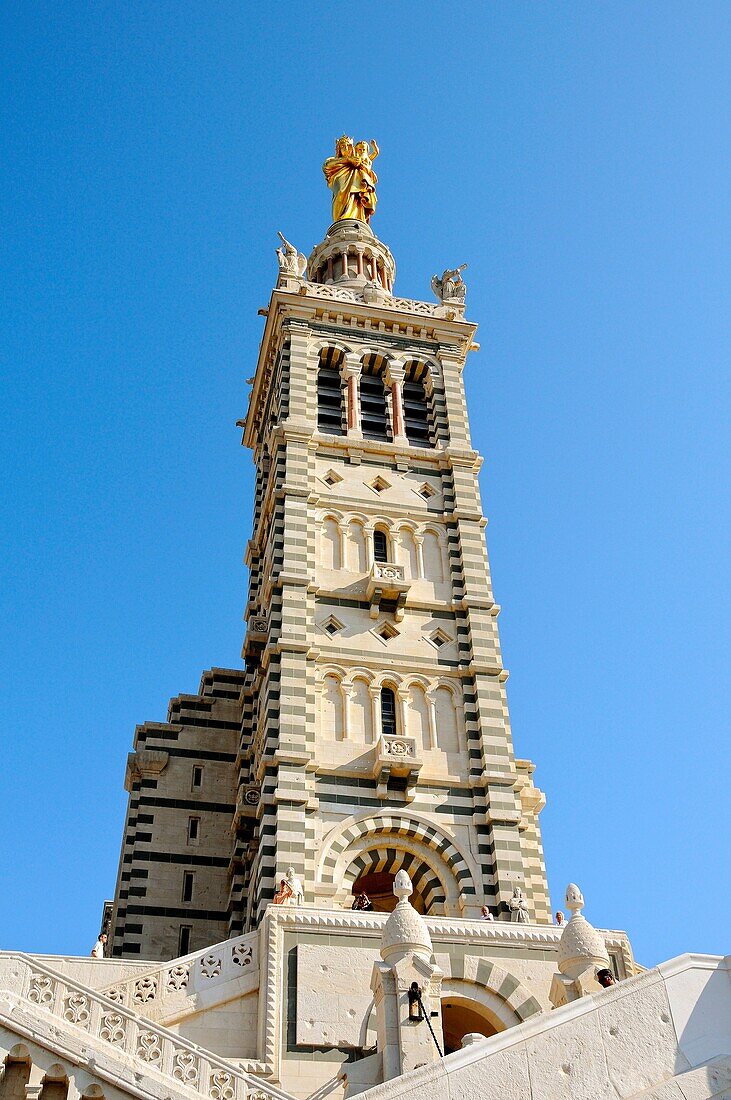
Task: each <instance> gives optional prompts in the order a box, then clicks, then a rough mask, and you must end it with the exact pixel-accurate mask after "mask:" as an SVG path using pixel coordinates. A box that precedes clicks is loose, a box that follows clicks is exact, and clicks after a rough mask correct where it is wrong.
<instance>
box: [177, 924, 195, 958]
mask: <svg viewBox="0 0 731 1100" xmlns="http://www.w3.org/2000/svg"><path fill="white" fill-rule="evenodd" d="M192 931H193V928H192V926H191V925H190V924H181V925H180V931H179V933H178V955H187V954H188V953H189V952H190V934H191V932H192Z"/></svg>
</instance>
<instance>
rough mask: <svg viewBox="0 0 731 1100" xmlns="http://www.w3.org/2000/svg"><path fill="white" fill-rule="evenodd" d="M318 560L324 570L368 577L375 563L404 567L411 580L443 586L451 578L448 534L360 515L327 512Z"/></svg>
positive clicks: (425, 526)
mask: <svg viewBox="0 0 731 1100" xmlns="http://www.w3.org/2000/svg"><path fill="white" fill-rule="evenodd" d="M317 560H318V562H319V564H320V565H321V566H322V568H323V569H333V570H338V569H347V570H348V571H349V572H352V573H367V572H369V571H370V570H371V569H372V568H373V565H374V563H375V562H393V563H396V564H398V565H403V567H404V569H405V570H406V575H407V577H408V578H409V579H410V580H413V581H416V580H428V581H430V582H431V583H432V584H442V583H443V582H444V581H445V580H446V579H447V577H448V576H449V571H448V552H447V539H446V533H445V531H444V529H443V528H439V527H438V526H436V525H432V524H428V523H427V524H417V523H410V522H409V521H400V522H399V523H392V522H391V521H390V520H388V519H386V518H385V517H383V518H380V517H377V518H372V519H369V518H368V517H367V516H364V515H360V514H358V513H351V514H346V515H343V514H342V513H341V512H338V511H336V510H333V509H331V510H328V511H327V512H323V513H322V514H321V516H320V518H319V523H318V546H317Z"/></svg>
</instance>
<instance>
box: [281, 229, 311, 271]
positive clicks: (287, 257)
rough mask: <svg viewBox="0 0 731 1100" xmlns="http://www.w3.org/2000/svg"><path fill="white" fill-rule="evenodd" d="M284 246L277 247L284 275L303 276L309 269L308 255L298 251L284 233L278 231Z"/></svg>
mask: <svg viewBox="0 0 731 1100" xmlns="http://www.w3.org/2000/svg"><path fill="white" fill-rule="evenodd" d="M277 236H278V237H279V239H280V241H281V242H282V247H281V248H278V249H277V259H278V260H279V270H280V272H281V273H282V275H296V276H298V277H299V278H301V277H302V276H303V275H304V274H305V272H306V271H307V257H306V256H304V255H303V254H302V253H301V252H298V251H297V249H296V248H295V247H294V245H293V244H290V243H289V241H288V240H287V238H286V237H285V236H284V235H283V234H282V233H277Z"/></svg>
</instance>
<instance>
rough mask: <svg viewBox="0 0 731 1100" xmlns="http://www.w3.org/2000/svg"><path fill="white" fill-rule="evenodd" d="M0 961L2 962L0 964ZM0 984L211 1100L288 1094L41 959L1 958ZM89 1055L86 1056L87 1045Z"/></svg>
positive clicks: (276, 1098) (270, 1099) (282, 1098)
mask: <svg viewBox="0 0 731 1100" xmlns="http://www.w3.org/2000/svg"><path fill="white" fill-rule="evenodd" d="M2 964H4V965H2ZM0 989H2V991H3V992H4V993H5V994H6V996H5V997H4V998H3V1000H7V999H8V998H7V994H10V995H11V996H12V995H13V994H14V995H15V996H17V997H18V998H20V999H21V1000H22V1001H24V1002H26V1003H27V1004H29V1005H32V1006H35V1008H36V1009H37V1010H38V1011H39V1012H48V1013H49V1014H50V1015H51V1016H52V1017H54V1018H56V1019H58V1020H61V1021H64V1022H65V1023H66V1024H69V1025H71V1026H73V1027H74V1028H77V1029H78V1030H79V1031H81V1032H84V1033H85V1035H86V1037H87V1043H88V1040H95V1041H97V1042H98V1043H100V1044H102V1046H103V1047H105V1048H107V1050H108V1051H109V1052H110V1053H112V1052H115V1051H116V1052H117V1053H119V1054H120V1055H126V1056H127V1057H128V1058H129V1057H132V1058H134V1059H137V1060H138V1061H139V1062H140V1063H142V1065H141V1066H140V1068H141V1069H142V1068H144V1070H145V1072H148V1071H152V1070H154V1071H156V1072H157V1073H160V1074H162V1075H163V1076H165V1077H167V1078H168V1079H170V1080H171V1081H172V1082H174V1083H175V1084H176V1085H178V1086H182V1087H183V1088H185V1089H188V1090H192V1091H193V1092H195V1093H198V1094H199V1095H200V1096H203V1097H210V1100H292V1098H291V1096H290V1095H289V1094H288V1093H286V1092H283V1091H282V1090H281V1089H278V1088H277V1087H276V1086H274V1085H270V1084H269V1083H268V1082H266V1081H263V1080H261V1079H260V1078H258V1077H254V1076H252V1075H251V1074H248V1073H245V1072H243V1071H242V1070H241V1069H240V1068H239V1067H238V1065H236V1064H235V1063H233V1062H230V1061H227V1060H226V1059H224V1058H219V1057H218V1056H217V1055H216V1054H213V1053H212V1051H209V1050H204V1049H203V1048H202V1047H199V1046H197V1045H196V1044H195V1043H191V1042H189V1041H188V1040H187V1039H183V1038H181V1036H179V1035H176V1034H175V1033H174V1032H172V1031H168V1029H167V1028H164V1027H160V1026H159V1025H158V1024H154V1023H152V1022H151V1021H150V1020H148V1019H146V1018H145V1017H142V1016H138V1015H137V1013H136V1012H134V1011H133V1010H131V1009H129V1008H126V1007H125V1006H124V1005H122V1004H120V1003H119V1002H116V1001H113V1000H110V999H109V997H105V996H103V995H102V994H100V993H96V992H94V991H93V990H91V989H89V988H88V987H86V986H83V985H80V984H79V983H77V982H74V981H72V980H71V979H69V978H67V977H65V976H64V975H62V974H58V973H57V972H56V971H54V970H51V968H50V967H47V966H44V965H41V964H40V963H39V962H38V961H37V960H36V959H34V958H33V957H32V956H30V955H24V954H21V953H17V954H15V953H14V954H4V955H3V956H2V957H1V958H0ZM86 1049H87V1058H88V1049H89V1048H88V1045H86Z"/></svg>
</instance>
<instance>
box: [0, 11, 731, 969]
mask: <svg viewBox="0 0 731 1100" xmlns="http://www.w3.org/2000/svg"><path fill="white" fill-rule="evenodd" d="M3 22H4V24H5V26H4V33H3V35H2V41H3V50H4V53H5V57H4V58H3V71H4V94H3V116H4V117H3V138H2V141H3V145H4V150H3V152H4V156H3V160H4V163H5V165H6V172H5V176H6V184H5V187H4V188H3V191H2V195H0V203H1V204H2V214H3V224H4V232H3V245H4V248H3V252H4V263H3V265H2V266H3V271H2V276H1V277H2V280H3V284H4V285H3V287H2V292H3V293H2V300H3V309H2V327H3V333H2V350H1V352H0V354H2V358H3V371H2V398H3V402H2V405H3V412H4V416H3V431H2V433H1V434H0V448H2V458H3V460H4V470H5V475H4V478H3V483H2V531H1V532H0V535H1V537H2V545H3V547H4V551H3V554H2V564H1V566H0V568H1V570H2V572H1V573H0V577H1V584H2V588H1V590H0V611H1V613H2V620H3V624H4V626H3V630H2V637H1V638H0V645H1V646H2V659H3V670H4V674H3V681H4V686H5V691H4V699H3V705H2V708H1V709H0V714H1V719H0V720H1V722H2V731H1V736H2V761H3V768H2V774H1V775H0V783H1V784H2V791H1V792H0V814H1V815H2V822H1V825H0V836H1V837H2V857H1V858H2V862H1V863H0V876H1V878H0V881H2V883H3V887H2V890H0V947H3V948H21V949H25V950H31V951H50V952H62V953H77V952H79V953H85V952H87V951H88V950H89V949H90V947H91V944H92V942H93V940H94V937H95V935H96V932H97V930H98V921H99V915H100V911H101V905H102V902H103V900H104V898H105V897H110V896H111V895H112V893H113V889H114V881H115V876H116V868H117V858H118V852H119V843H120V837H121V830H122V824H123V814H124V807H125V795H124V792H123V789H122V780H123V775H124V764H125V756H126V753H127V751H128V750H129V748H130V747H131V741H132V735H133V730H134V726H135V724H136V723H138V722H142V721H144V720H147V719H150V720H164V718H165V713H166V707H167V701H168V698H169V697H170V696H171V695H175V694H177V693H179V692H191V691H195V690H196V688H197V686H198V682H199V677H200V673H201V671H202V670H203V669H204V668H207V667H209V666H211V665H232V664H233V665H237V664H238V661H239V656H238V655H239V652H240V646H241V637H242V611H243V605H244V593H245V580H246V578H245V570H244V567H243V565H242V554H243V550H244V546H245V541H246V538H247V537H248V532H249V524H250V509H251V492H252V464H251V460H250V457H249V455H248V453H246V452H244V451H242V450H241V448H240V447H239V437H240V433H239V432H238V431H237V429H236V428H235V426H234V425H235V420H236V419H237V417H239V416H241V415H242V414H243V412H244V411H245V394H246V390H247V388H246V386H245V385H244V379H245V378H247V377H248V376H249V375H250V374H251V373H252V367H253V364H254V362H255V357H256V352H257V347H258V342H259V339H260V334H261V325H262V321H261V318H259V317H258V316H257V309H259V308H260V307H263V306H265V305H266V302H267V299H268V295H269V293H270V290H271V287H272V284H273V281H274V278H275V269H276V261H275V256H274V248H275V247H276V245H277V243H278V241H277V239H276V231H277V230H278V229H281V230H282V231H283V232H284V233H285V235H286V236H287V237H288V238H289V239H290V240H292V241H293V242H294V243H295V244H297V245H298V247H300V248H301V249H302V250H303V251H305V252H309V250H310V249H311V247H312V246H313V245H314V244H315V243H317V241H319V240H320V239H321V238H322V236H323V234H324V231H325V229H326V228H327V226H328V223H329V201H328V193H327V191H326V188H325V184H324V181H323V178H322V174H321V169H320V166H321V163H322V161H323V159H324V158H325V157H326V156H327V155H329V154H330V152H331V149H332V145H333V141H334V138H335V137H336V136H337V135H339V134H340V133H341V132H342V131H343V130H347V131H348V132H349V133H354V134H355V136H356V137H368V138H370V137H375V138H377V139H378V142H379V144H380V146H381V149H382V154H381V158H380V159H379V161H378V172H379V176H380V178H381V185H380V188H379V207H378V214H377V217H376V220H375V221H374V223H373V225H374V228H375V230H376V231H377V233H378V234H379V236H380V237H381V238H382V239H383V240H385V241H386V242H387V243H388V244H389V245H390V246H391V248H392V250H393V252H394V254H395V257H396V262H397V265H398V273H397V283H396V287H397V291H398V292H399V293H401V294H404V295H408V296H413V297H416V298H419V297H430V292H429V280H430V277H431V275H432V274H433V273H434V272H435V271H441V270H442V269H443V268H444V267H446V266H454V265H456V264H458V263H464V262H467V263H468V264H469V268H468V270H467V272H466V279H467V282H468V288H469V289H468V315H469V317H470V318H471V319H474V320H476V321H478V322H479V323H480V330H479V334H478V339H479V340H480V342H481V345H482V350H481V351H480V352H479V353H478V354H476V355H473V356H471V358H470V361H469V366H468V368H467V372H466V379H467V387H468V395H469V399H470V402H471V404H470V410H471V418H472V427H473V440H474V443H475V445H476V447H478V448H479V450H480V451H481V452H482V453H483V454H484V455H485V466H484V468H483V475H482V487H483V502H484V509H485V512H486V514H487V515H488V516H489V520H490V524H489V527H488V544H489V550H490V555H491V561H492V568H493V576H494V582H495V589H496V593H497V596H498V599H499V601H500V603H501V604H502V606H503V613H502V616H501V618H500V627H501V633H502V640H503V648H504V655H505V660H506V664H507V667H508V668H509V669H510V670H511V678H510V682H509V685H508V689H509V698H510V704H511V711H512V719H513V730H514V738H515V744H516V751H517V753H518V755H520V756H522V757H530V758H531V759H533V760H535V761H536V763H537V765H538V769H537V772H536V780H537V782H538V784H539V785H540V786H541V787H542V788H543V789H544V790H545V791H546V793H547V795H548V805H547V808H546V810H545V811H544V814H543V818H542V821H543V833H544V842H545V849H546V859H547V864H548V871H549V881H550V885H551V890H552V896H553V901H554V907H555V906H556V905H558V904H559V903H560V901H561V897H562V894H563V890H564V888H565V885H566V883H567V882H568V881H569V880H575V881H577V882H579V883H580V885H581V886H582V888H583V890H584V893H585V895H586V898H587V910H586V912H587V915H588V916H589V918H590V919H591V920H592V921H593V922H594V923H595V924H597V925H600V926H604V927H615V928H625V929H627V930H628V932H629V933H630V935H631V937H632V940H633V943H634V946H635V950H636V953H637V956H638V958H639V959H640V960H641V961H642V962H644V963H646V964H652V963H654V962H658V961H660V960H662V959H665V958H669V957H671V956H674V955H676V954H679V953H681V952H682V951H686V950H697V951H710V952H719V953H724V952H727V951H728V942H729V941H728V910H729V882H731V873H730V872H731V867H730V866H729V844H728V837H729V809H728V806H729V798H728V789H729V788H728V774H729V772H728V714H729V686H728V681H729V678H728V659H729V646H728V622H729V611H730V609H729V590H728V584H727V569H726V564H727V557H728V533H729V497H728V461H727V454H728V441H727V424H728V405H729V361H730V359H731V334H730V330H729V304H728V303H729V300H730V298H731V263H730V261H729V255H730V254H731V250H730V247H729V246H730V245H731V240H730V237H731V214H730V213H729V201H728V197H729V193H730V192H731V188H730V186H729V183H730V180H729V176H730V174H731V173H730V171H729V168H730V135H731V126H730V125H729V123H730V122H731V118H730V115H731V68H730V67H729V65H728V54H729V45H730V39H731V6H729V5H728V4H725V3H712V2H708V3H703V4H678V3H673V2H666V3H651V2H648V3H605V4H599V3H570V4H568V3H566V4H563V3H551V4H534V3H517V2H514V3H510V4H494V3H483V4H474V3H472V4H471V3H463V4H460V5H448V4H431V3H427V4H424V3H397V4H393V3H388V4H379V3H375V4H371V5H367V6H365V7H362V8H361V9H360V10H359V13H358V15H357V17H356V16H355V15H354V14H353V13H352V12H351V11H350V9H346V7H345V6H343V5H339V4H332V3H321V4H318V5H305V6H303V5H301V4H292V3H280V4H278V5H276V6H272V5H253V4H252V5H249V4H240V3H227V2H223V0H222V2H219V3H216V4H204V3H185V2H179V3H175V4H157V3H155V4H153V3H147V2H141V3H138V4H131V5H130V4H121V3H111V2H110V3H102V4H81V3H78V4H77V3H70V2H69V3H54V4H48V3H41V2H39V3H37V4H33V5H28V4H25V5H8V6H6V7H5V10H4V16H3Z"/></svg>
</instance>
